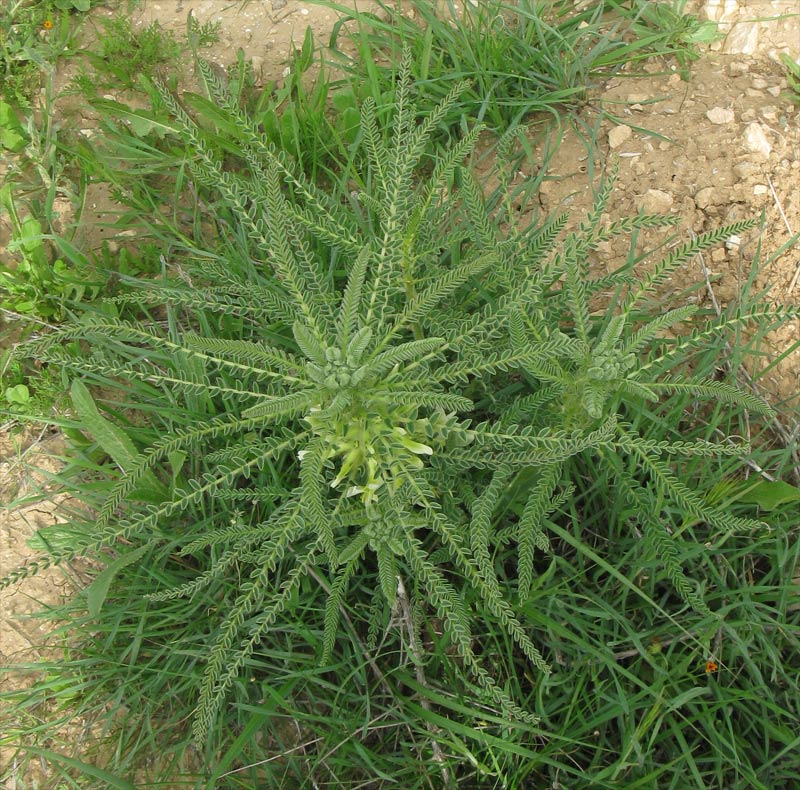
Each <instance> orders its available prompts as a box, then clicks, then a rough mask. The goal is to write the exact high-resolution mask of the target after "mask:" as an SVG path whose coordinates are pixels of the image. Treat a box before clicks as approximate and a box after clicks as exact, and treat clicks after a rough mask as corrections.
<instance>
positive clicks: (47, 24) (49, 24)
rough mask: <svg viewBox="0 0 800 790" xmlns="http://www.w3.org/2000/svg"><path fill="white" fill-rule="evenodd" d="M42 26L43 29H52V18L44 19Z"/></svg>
mask: <svg viewBox="0 0 800 790" xmlns="http://www.w3.org/2000/svg"><path fill="white" fill-rule="evenodd" d="M42 27H43V28H44V29H45V30H52V29H53V20H52V19H45V20H44V22H42Z"/></svg>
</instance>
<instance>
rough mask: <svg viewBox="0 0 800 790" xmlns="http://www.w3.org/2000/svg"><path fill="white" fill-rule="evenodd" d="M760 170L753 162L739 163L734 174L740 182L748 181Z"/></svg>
mask: <svg viewBox="0 0 800 790" xmlns="http://www.w3.org/2000/svg"><path fill="white" fill-rule="evenodd" d="M758 171H759V169H758V168H757V167H756V166H755V165H754V164H753V163H752V162H739V164H738V165H734V166H733V174H734V175H735V176H736V178H738V179H739V181H747V179H748V178H752V177H753V176H754V175H755V174H756V173H757V172H758Z"/></svg>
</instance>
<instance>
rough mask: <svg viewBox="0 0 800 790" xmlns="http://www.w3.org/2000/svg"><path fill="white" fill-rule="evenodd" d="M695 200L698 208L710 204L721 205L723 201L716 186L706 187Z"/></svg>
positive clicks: (703, 207)
mask: <svg viewBox="0 0 800 790" xmlns="http://www.w3.org/2000/svg"><path fill="white" fill-rule="evenodd" d="M694 202H695V204H696V205H697V208H700V209H706V208H708V207H709V206H716V205H719V203H721V202H722V201H721V200H720V199H719V195H718V194H717V188H716V187H705V188H704V189H701V190H700V191H699V192H698V193H697V194H696V195H695V196H694Z"/></svg>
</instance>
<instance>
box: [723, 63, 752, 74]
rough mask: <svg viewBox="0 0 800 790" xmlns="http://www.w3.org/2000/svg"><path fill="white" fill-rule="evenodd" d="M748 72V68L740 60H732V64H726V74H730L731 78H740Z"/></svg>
mask: <svg viewBox="0 0 800 790" xmlns="http://www.w3.org/2000/svg"><path fill="white" fill-rule="evenodd" d="M749 71H750V66H749V65H748V64H747V63H743V62H742V61H740V60H734V61H733V62H732V63H729V64H728V74H730V75H731V77H741V76H742V75H744V74H747V73H748V72H749Z"/></svg>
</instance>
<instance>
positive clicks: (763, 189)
mask: <svg viewBox="0 0 800 790" xmlns="http://www.w3.org/2000/svg"><path fill="white" fill-rule="evenodd" d="M767 192H769V187H767V185H766V184H756V185H755V186H754V187H753V194H754V195H766V194H767Z"/></svg>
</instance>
